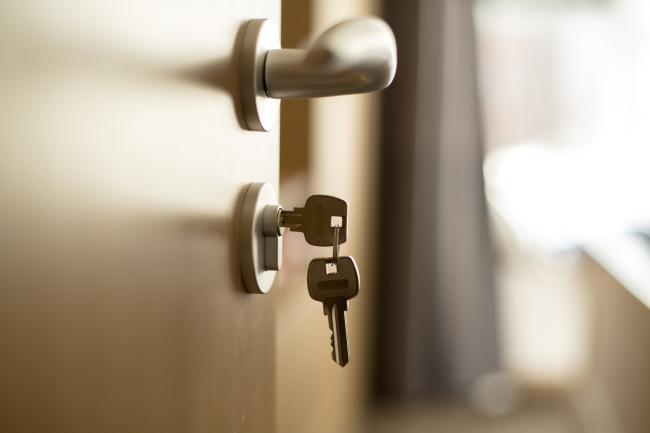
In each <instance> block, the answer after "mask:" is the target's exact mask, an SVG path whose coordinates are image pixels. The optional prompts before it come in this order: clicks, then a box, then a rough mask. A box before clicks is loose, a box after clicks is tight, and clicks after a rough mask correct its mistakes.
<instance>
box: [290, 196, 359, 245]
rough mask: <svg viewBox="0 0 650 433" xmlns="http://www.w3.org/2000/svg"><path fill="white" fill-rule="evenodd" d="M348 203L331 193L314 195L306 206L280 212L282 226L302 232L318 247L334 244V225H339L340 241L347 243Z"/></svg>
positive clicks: (309, 241)
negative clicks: (330, 194)
mask: <svg viewBox="0 0 650 433" xmlns="http://www.w3.org/2000/svg"><path fill="white" fill-rule="evenodd" d="M347 219H348V203H347V202H346V201H345V200H342V199H340V198H337V197H332V196H329V195H312V196H311V197H309V198H308V199H307V202H306V203H305V206H304V207H297V208H294V210H292V211H288V210H282V211H281V212H280V221H279V222H280V226H281V227H289V230H291V231H292V232H302V233H303V234H304V235H305V240H306V241H307V243H309V244H311V245H315V246H317V247H331V246H332V245H333V240H332V239H333V236H332V235H333V233H334V227H335V226H337V225H338V227H339V243H341V244H342V243H345V241H346V238H347V227H348V222H347Z"/></svg>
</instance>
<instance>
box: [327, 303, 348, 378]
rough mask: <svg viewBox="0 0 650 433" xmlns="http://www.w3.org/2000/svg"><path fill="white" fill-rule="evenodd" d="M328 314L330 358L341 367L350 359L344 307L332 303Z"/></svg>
mask: <svg viewBox="0 0 650 433" xmlns="http://www.w3.org/2000/svg"><path fill="white" fill-rule="evenodd" d="M328 316H329V319H330V320H329V322H330V329H331V330H332V337H331V339H332V359H333V360H334V362H336V363H337V364H338V365H340V366H341V367H345V365H346V364H347V363H348V361H349V360H350V356H349V347H348V324H347V317H346V316H345V309H344V308H343V306H342V305H341V304H338V303H337V304H333V305H332V307H331V308H330V309H329V314H328Z"/></svg>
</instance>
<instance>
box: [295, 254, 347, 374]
mask: <svg viewBox="0 0 650 433" xmlns="http://www.w3.org/2000/svg"><path fill="white" fill-rule="evenodd" d="M307 287H308V289H309V296H311V297H312V299H314V300H316V301H319V302H322V303H323V313H324V314H325V315H326V316H327V320H328V322H329V327H330V330H331V332H332V335H331V337H330V338H331V344H332V359H333V360H334V361H335V362H336V363H337V364H338V365H340V366H341V367H344V366H345V365H346V364H347V363H348V361H349V358H350V356H349V348H348V328H347V326H348V324H347V318H346V311H347V309H348V300H349V299H352V298H354V297H355V296H357V294H358V293H359V270H358V269H357V264H356V263H355V262H354V259H353V258H352V257H345V256H344V257H337V259H336V260H333V259H332V258H319V259H314V260H312V261H311V262H310V263H309V269H308V271H307Z"/></svg>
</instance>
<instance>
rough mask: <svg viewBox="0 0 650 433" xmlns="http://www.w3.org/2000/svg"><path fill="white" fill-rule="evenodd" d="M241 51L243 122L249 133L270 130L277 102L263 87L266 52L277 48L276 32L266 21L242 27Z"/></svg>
mask: <svg viewBox="0 0 650 433" xmlns="http://www.w3.org/2000/svg"><path fill="white" fill-rule="evenodd" d="M245 26H246V27H245V29H244V38H243V42H242V48H241V76H240V86H241V97H242V110H243V112H244V113H243V114H244V120H245V121H246V125H247V126H248V128H249V129H251V130H253V131H270V130H271V129H272V128H273V127H274V126H275V124H276V123H277V120H278V113H279V112H280V100H279V99H273V98H269V97H268V95H267V94H266V87H265V85H264V62H265V61H266V53H268V52H269V51H270V50H276V49H279V48H280V32H279V31H278V28H277V27H276V25H275V23H274V22H273V21H271V20H268V19H255V20H250V21H248V22H247V23H246V24H245Z"/></svg>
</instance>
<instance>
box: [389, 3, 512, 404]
mask: <svg viewBox="0 0 650 433" xmlns="http://www.w3.org/2000/svg"><path fill="white" fill-rule="evenodd" d="M471 7H472V5H471V1H469V0H420V1H417V0H387V1H386V2H385V5H384V11H385V17H386V20H387V21H388V22H389V24H390V25H391V27H392V28H393V29H394V31H395V34H396V38H397V44H398V72H397V76H396V80H395V82H394V84H393V85H392V86H391V87H390V88H389V89H388V90H387V91H386V92H385V95H384V100H383V114H382V115H383V150H382V152H383V162H382V164H383V167H382V168H383V170H382V173H383V174H382V176H383V177H382V179H383V182H382V183H383V184H382V209H381V215H382V223H381V233H380V237H379V239H380V240H381V245H382V248H381V251H380V253H379V254H380V263H381V264H382V270H381V273H382V275H381V276H380V277H381V278H380V281H382V285H381V287H380V296H379V314H378V318H379V323H378V327H377V330H378V345H377V347H378V351H379V357H378V359H379V364H378V368H377V377H376V383H377V384H378V394H379V395H380V396H382V397H407V398H408V397H413V398H417V397H428V396H440V395H462V394H463V393H465V392H467V391H468V389H469V388H470V387H471V385H472V383H473V382H474V381H475V380H476V379H477V378H479V377H480V376H481V375H482V374H484V373H487V372H491V371H494V370H496V369H497V368H498V366H499V365H498V347H497V332H496V312H495V291H494V285H493V275H492V272H493V264H492V255H491V251H492V250H491V247H490V239H489V232H488V223H487V218H486V203H485V198H484V192H483V179H482V171H481V165H482V157H483V155H482V145H481V132H480V131H481V128H480V121H479V115H478V113H479V105H478V92H477V84H476V63H475V49H474V32H473V22H472V10H471Z"/></svg>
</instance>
